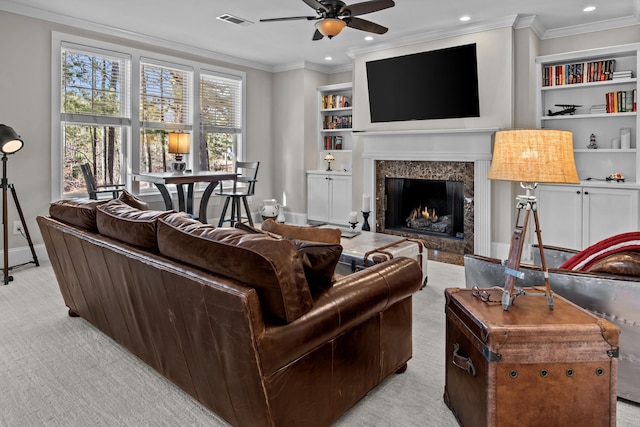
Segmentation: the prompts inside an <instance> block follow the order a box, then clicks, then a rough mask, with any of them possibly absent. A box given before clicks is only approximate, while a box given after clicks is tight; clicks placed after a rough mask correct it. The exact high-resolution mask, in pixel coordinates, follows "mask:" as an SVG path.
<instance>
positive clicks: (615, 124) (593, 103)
mask: <svg viewBox="0 0 640 427" xmlns="http://www.w3.org/2000/svg"><path fill="white" fill-rule="evenodd" d="M639 49H640V44H637V43H636V44H628V45H620V46H613V47H608V48H598V49H590V50H584V51H578V52H569V53H565V54H554V55H546V56H540V57H538V58H536V64H537V78H538V82H537V87H538V91H537V106H536V108H537V118H538V126H539V127H541V128H547V129H561V130H567V131H570V132H572V133H573V147H574V153H575V160H576V168H577V170H578V176H579V177H580V179H581V180H586V179H587V178H597V179H604V178H605V177H607V176H609V175H610V174H611V173H614V172H619V173H621V174H622V175H624V177H625V178H626V181H627V182H640V181H638V180H639V178H640V176H639V175H640V174H638V170H639V169H640V157H639V155H638V150H637V148H638V144H637V138H638V129H639V121H638V120H639V119H638V114H637V112H636V110H637V107H636V106H635V105H634V104H635V103H633V102H630V103H625V102H623V100H625V99H630V100H631V101H632V100H633V95H634V94H635V95H636V97H637V89H638V78H637V73H638V70H640V67H639V65H638V60H639V56H638V51H639ZM594 69H595V71H594ZM598 69H602V70H604V72H603V73H602V77H601V78H598V75H599V73H598ZM614 72H615V74H614ZM622 72H627V73H626V74H621V73H622ZM627 95H629V96H627ZM612 101H613V102H612ZM616 101H617V102H616ZM574 105H575V109H573V108H572V109H573V110H574V111H572V113H569V114H558V112H560V111H562V110H563V108H565V106H570V107H571V106H574ZM607 105H608V106H609V108H607ZM603 108H604V110H603ZM625 128H629V129H630V130H631V137H630V144H629V145H628V146H626V147H625V144H621V143H620V133H621V129H625ZM591 135H594V137H595V141H596V145H597V147H598V148H597V149H589V148H587V147H588V146H589V143H590V139H591ZM616 139H618V141H615V140H616ZM621 145H622V148H620V146H621Z"/></svg>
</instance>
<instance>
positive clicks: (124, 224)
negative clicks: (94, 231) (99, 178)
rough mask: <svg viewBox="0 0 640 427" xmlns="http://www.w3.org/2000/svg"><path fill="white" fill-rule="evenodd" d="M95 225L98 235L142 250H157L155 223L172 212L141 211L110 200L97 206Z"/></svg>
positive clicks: (118, 201)
mask: <svg viewBox="0 0 640 427" xmlns="http://www.w3.org/2000/svg"><path fill="white" fill-rule="evenodd" d="M96 209H97V212H96V223H97V225H98V231H99V232H100V234H102V235H104V236H107V237H111V238H113V239H116V240H120V241H122V242H125V243H129V244H131V245H135V246H139V247H141V248H144V249H151V250H157V249H158V240H157V237H156V223H157V221H158V218H162V217H164V216H166V215H168V214H169V213H171V212H173V211H149V210H146V211H141V210H140V209H136V208H134V207H131V206H129V205H127V204H126V203H123V202H121V201H120V200H117V199H115V200H111V201H109V202H108V203H105V204H103V205H100V206H98V207H97V208H96Z"/></svg>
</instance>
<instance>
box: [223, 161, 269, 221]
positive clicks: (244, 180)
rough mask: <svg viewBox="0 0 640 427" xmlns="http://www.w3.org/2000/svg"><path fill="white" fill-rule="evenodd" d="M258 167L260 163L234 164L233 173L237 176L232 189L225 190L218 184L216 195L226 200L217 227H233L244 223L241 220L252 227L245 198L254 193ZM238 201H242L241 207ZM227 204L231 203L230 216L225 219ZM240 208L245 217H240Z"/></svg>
mask: <svg viewBox="0 0 640 427" xmlns="http://www.w3.org/2000/svg"><path fill="white" fill-rule="evenodd" d="M259 166H260V162H236V167H235V172H236V173H237V174H238V178H237V179H236V180H235V181H233V185H232V187H231V188H229V189H227V190H225V188H224V183H223V182H220V191H218V192H217V193H216V195H218V196H224V197H226V200H225V201H224V207H223V208H222V213H221V214H220V221H218V227H222V224H224V223H225V222H230V223H231V226H232V227H233V226H234V225H235V224H236V223H237V222H244V221H243V219H247V220H248V222H249V225H251V226H252V227H253V219H252V218H251V211H250V210H249V203H248V202H247V197H249V196H253V194H254V192H255V189H256V182H258V179H257V178H258V167H259ZM243 184H244V185H243ZM240 201H242V205H241V204H240ZM229 203H231V216H230V217H229V219H226V218H225V217H226V215H227V209H228V208H229ZM242 206H244V211H245V213H246V215H247V216H246V217H243V216H242V211H241V207H242Z"/></svg>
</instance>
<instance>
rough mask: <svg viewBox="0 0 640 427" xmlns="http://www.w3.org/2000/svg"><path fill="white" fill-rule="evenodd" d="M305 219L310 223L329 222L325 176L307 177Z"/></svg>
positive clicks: (327, 190) (327, 184) (327, 185)
mask: <svg viewBox="0 0 640 427" xmlns="http://www.w3.org/2000/svg"><path fill="white" fill-rule="evenodd" d="M307 218H308V219H310V220H312V221H325V222H326V221H328V220H329V177H328V176H327V175H317V174H309V175H307ZM347 218H348V217H347Z"/></svg>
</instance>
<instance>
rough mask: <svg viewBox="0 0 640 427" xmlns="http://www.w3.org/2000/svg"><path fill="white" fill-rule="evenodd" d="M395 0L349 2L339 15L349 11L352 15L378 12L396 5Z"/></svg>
mask: <svg viewBox="0 0 640 427" xmlns="http://www.w3.org/2000/svg"><path fill="white" fill-rule="evenodd" d="M395 5H396V4H395V3H394V2H393V0H371V1H364V2H362V3H355V4H348V5H346V6H343V7H342V8H341V9H340V12H339V13H338V14H339V15H343V13H345V12H347V11H349V12H350V16H358V15H364V14H366V13H371V12H377V11H378V10H382V9H388V8H390V7H393V6H395ZM345 14H346V13H345Z"/></svg>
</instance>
